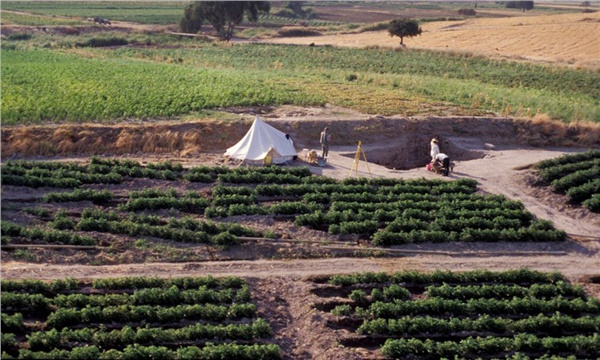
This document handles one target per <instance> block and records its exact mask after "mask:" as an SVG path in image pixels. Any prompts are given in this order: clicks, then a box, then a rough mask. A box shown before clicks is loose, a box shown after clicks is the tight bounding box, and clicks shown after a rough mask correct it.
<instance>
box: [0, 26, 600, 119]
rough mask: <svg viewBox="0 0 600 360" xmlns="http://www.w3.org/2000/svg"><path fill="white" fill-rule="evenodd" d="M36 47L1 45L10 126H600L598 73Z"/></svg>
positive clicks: (201, 50)
mask: <svg viewBox="0 0 600 360" xmlns="http://www.w3.org/2000/svg"><path fill="white" fill-rule="evenodd" d="M386 37H387V36H386ZM88 40H89V42H87V43H88V44H90V43H91V41H92V40H98V42H106V41H109V40H110V39H109V40H107V39H106V38H93V39H88ZM117 40H121V41H124V42H125V43H127V42H128V41H130V40H131V41H132V42H133V43H137V42H140V41H143V40H140V39H137V40H132V39H130V40H128V39H125V38H122V36H121V35H119V38H118V39H117ZM38 41H39V42H42V41H43V40H42V39H39V40H38V39H36V38H33V39H30V40H27V41H26V42H23V41H20V42H16V41H15V42H11V43H10V44H7V46H3V48H2V57H3V62H2V72H3V74H4V75H3V77H2V88H3V102H2V118H3V119H4V122H5V124H7V125H13V124H27V123H41V122H47V121H50V122H61V121H69V122H85V121H107V120H115V119H116V120H122V119H130V118H136V119H147V118H163V119H164V118H170V119H173V118H174V117H179V116H182V115H196V114H197V113H198V112H202V111H205V110H212V109H218V108H226V107H233V106H278V105H284V104H292V105H297V106H323V105H325V104H327V103H329V104H333V105H335V106H341V107H347V108H351V109H353V110H356V111H360V112H363V113H368V114H382V115H397V114H399V113H398V112H399V111H400V114H402V115H406V116H412V115H415V114H427V113H431V111H432V109H436V108H438V107H439V106H442V107H443V108H444V109H446V110H449V109H452V110H453V112H454V113H458V114H461V115H465V114H468V115H483V114H489V112H490V111H491V112H493V113H501V114H505V115H513V114H514V115H525V116H527V117H530V116H533V115H534V114H536V113H547V114H549V115H550V116H551V117H552V118H555V119H561V120H564V121H566V122H570V121H575V120H585V121H598V120H599V119H600V114H599V111H598V101H597V96H598V94H599V93H600V89H598V86H597V85H596V84H597V83H599V81H598V78H599V76H598V75H597V74H596V73H593V72H590V71H584V70H578V71H575V70H568V69H553V70H552V71H549V70H548V68H547V67H544V66H539V65H527V64H517V63H508V62H495V61H491V60H486V59H481V58H477V57H471V56H461V55H453V54H440V53H434V52H425V51H412V50H411V51H402V52H396V51H390V50H385V49H343V48H329V47H323V46H319V47H308V46H306V47H305V46H302V47H301V46H280V45H264V44H235V45H233V46H215V45H212V44H211V45H197V46H196V45H190V44H189V43H184V44H179V45H183V46H184V48H179V45H177V46H176V48H175V49H171V47H172V46H169V49H160V48H159V49H140V48H135V47H134V48H130V47H125V48H122V47H121V48H110V49H85V50H83V51H82V50H81V49H80V48H78V47H79V46H80V45H82V42H81V40H80V39H72V40H68V41H71V42H72V43H70V46H71V49H69V50H65V52H60V50H59V49H56V50H54V49H39V48H37V45H38V44H39V46H42V44H41V43H38ZM65 41H67V40H65ZM152 41H154V40H152ZM156 41H157V42H158V43H161V42H162V41H163V40H161V39H156ZM109 42H110V41H109ZM121 43H122V42H121ZM26 46H32V47H36V48H35V49H30V48H28V47H26ZM188 46H194V47H193V48H186V47H188ZM265 64H269V66H266V67H265ZM258 69H260V70H258ZM231 84H236V86H235V87H232V86H231ZM34 90H35V91H34ZM573 104H577V107H575V106H574V105H573ZM438 111H439V110H438Z"/></svg>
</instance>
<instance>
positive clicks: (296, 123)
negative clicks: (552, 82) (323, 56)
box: [2, 106, 600, 169]
mask: <svg viewBox="0 0 600 360" xmlns="http://www.w3.org/2000/svg"><path fill="white" fill-rule="evenodd" d="M239 111H240V110H239V109H237V110H235V112H236V113H238V114H239ZM339 111H340V109H331V108H327V107H323V108H308V109H307V108H299V107H289V106H288V107H284V108H269V109H266V108H264V109H262V108H261V109H258V108H257V109H245V114H242V115H240V118H239V119H238V120H228V121H225V120H210V119H206V120H198V121H191V122H184V123H182V122H144V123H137V124H132V123H119V124H62V125H58V126H57V125H39V126H3V127H2V159H6V158H11V157H32V156H36V157H37V156H42V157H52V156H90V155H99V154H102V155H107V156H115V155H132V156H140V155H141V154H147V155H161V154H170V155H173V156H178V157H189V156H193V155H194V156H195V155H198V154H200V153H222V152H224V151H225V150H226V149H227V148H228V147H230V146H232V145H234V144H235V143H236V142H237V141H238V140H239V139H240V138H241V137H242V136H243V135H244V134H245V133H246V132H247V131H248V129H249V128H250V125H251V123H252V119H253V116H248V115H247V114H248V113H250V114H253V113H254V114H260V116H261V118H264V119H265V121H266V122H267V123H270V124H271V125H273V126H275V127H276V128H277V129H279V130H281V131H283V132H285V133H287V134H290V136H291V137H292V138H293V139H294V144H295V146H296V148H297V149H298V150H299V151H301V150H302V149H303V148H319V147H320V146H319V142H318V141H319V134H320V132H321V131H322V130H323V128H324V127H325V126H328V127H329V128H330V130H331V133H332V134H333V143H334V144H335V146H337V147H340V150H342V151H345V150H348V151H352V150H355V149H356V145H357V144H358V141H362V143H363V144H364V148H365V149H366V150H369V155H370V159H369V160H371V161H373V162H375V163H380V164H384V165H386V166H388V167H392V168H398V169H406V168H410V167H414V166H417V164H418V166H420V165H421V164H423V163H424V162H427V154H429V141H430V139H431V138H432V137H437V138H438V139H440V140H441V141H442V142H444V141H445V142H446V144H447V149H446V150H444V151H447V152H450V153H452V154H453V156H454V158H455V159H460V160H469V159H475V158H478V157H479V155H478V154H474V153H472V152H469V151H463V150H461V149H460V147H457V146H455V145H453V143H452V142H448V139H449V138H451V137H477V138H479V139H480V140H481V141H483V142H492V143H497V144H527V145H531V146H579V147H586V146H589V147H597V146H600V125H598V124H584V123H574V124H570V125H565V124H563V123H560V122H555V121H551V120H548V119H545V118H543V117H540V118H536V119H533V120H513V119H510V118H501V117H497V118H493V117H415V118H402V117H383V116H369V115H365V114H357V113H354V112H351V111H349V110H348V111H345V112H342V113H341V114H340V113H338V112H339ZM345 147H347V149H346V148H345ZM384 149H385V151H383V150H384Z"/></svg>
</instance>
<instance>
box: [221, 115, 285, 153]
mask: <svg viewBox="0 0 600 360" xmlns="http://www.w3.org/2000/svg"><path fill="white" fill-rule="evenodd" d="M296 155H297V153H296V149H295V148H294V144H293V142H292V140H291V138H290V137H289V136H286V134H285V133H283V132H281V131H279V130H277V129H275V128H274V127H272V126H271V125H269V124H267V123H265V122H264V121H262V120H261V119H259V118H258V117H256V118H255V119H254V123H253V124H252V127H250V130H248V132H247V133H246V135H244V137H243V138H242V139H241V140H240V141H239V142H238V143H237V144H235V145H233V146H232V147H230V148H229V149H227V151H226V152H225V156H229V157H230V158H233V159H239V160H245V161H249V162H263V163H269V162H270V163H273V164H281V163H284V162H286V161H289V160H292V159H293V158H294V156H296Z"/></svg>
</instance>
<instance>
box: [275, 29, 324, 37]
mask: <svg viewBox="0 0 600 360" xmlns="http://www.w3.org/2000/svg"><path fill="white" fill-rule="evenodd" d="M277 35H278V36H282V37H300V36H321V35H322V34H321V33H320V32H319V31H316V30H310V29H302V28H288V29H280V30H279V31H278V32H277Z"/></svg>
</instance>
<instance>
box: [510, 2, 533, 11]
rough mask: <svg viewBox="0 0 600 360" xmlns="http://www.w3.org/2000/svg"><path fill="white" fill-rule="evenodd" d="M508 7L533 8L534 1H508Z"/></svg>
mask: <svg viewBox="0 0 600 360" xmlns="http://www.w3.org/2000/svg"><path fill="white" fill-rule="evenodd" d="M506 7H507V8H509V9H522V10H523V12H525V10H531V9H533V1H507V2H506Z"/></svg>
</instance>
